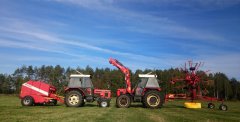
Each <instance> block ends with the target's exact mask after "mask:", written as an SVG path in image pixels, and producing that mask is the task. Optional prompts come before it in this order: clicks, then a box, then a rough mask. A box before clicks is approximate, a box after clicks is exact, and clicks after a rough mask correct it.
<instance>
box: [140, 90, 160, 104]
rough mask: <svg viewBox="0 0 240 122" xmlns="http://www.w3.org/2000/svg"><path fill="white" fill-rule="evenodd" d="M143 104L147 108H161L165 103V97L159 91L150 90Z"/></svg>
mask: <svg viewBox="0 0 240 122" xmlns="http://www.w3.org/2000/svg"><path fill="white" fill-rule="evenodd" d="M151 99H152V100H154V102H155V103H153V104H151V103H150V102H151ZM143 102H144V104H145V106H146V107H147V108H151V109H156V108H160V107H161V106H162V104H163V102H164V96H163V94H160V93H159V91H155V90H150V91H148V92H146V94H145V95H144V97H143Z"/></svg>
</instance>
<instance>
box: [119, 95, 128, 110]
mask: <svg viewBox="0 0 240 122" xmlns="http://www.w3.org/2000/svg"><path fill="white" fill-rule="evenodd" d="M130 105H131V99H130V97H129V96H128V95H125V94H123V95H120V96H119V97H117V99H116V106H117V107H118V108H129V106H130Z"/></svg>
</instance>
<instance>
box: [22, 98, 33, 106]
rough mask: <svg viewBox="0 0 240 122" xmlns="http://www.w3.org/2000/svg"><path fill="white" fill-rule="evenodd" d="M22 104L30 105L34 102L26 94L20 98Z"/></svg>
mask: <svg viewBox="0 0 240 122" xmlns="http://www.w3.org/2000/svg"><path fill="white" fill-rule="evenodd" d="M21 103H22V106H32V105H33V104H34V100H33V98H32V97H31V96H26V97H24V98H23V99H22V100H21Z"/></svg>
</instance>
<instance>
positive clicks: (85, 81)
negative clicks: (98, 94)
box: [82, 77, 93, 88]
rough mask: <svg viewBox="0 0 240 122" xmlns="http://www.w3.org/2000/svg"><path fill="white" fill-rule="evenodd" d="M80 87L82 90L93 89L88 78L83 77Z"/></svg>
mask: <svg viewBox="0 0 240 122" xmlns="http://www.w3.org/2000/svg"><path fill="white" fill-rule="evenodd" d="M82 81H83V82H82V87H84V88H93V84H92V81H91V79H90V77H83V78H82Z"/></svg>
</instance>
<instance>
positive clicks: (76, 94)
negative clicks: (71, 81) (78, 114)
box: [65, 91, 83, 107]
mask: <svg viewBox="0 0 240 122" xmlns="http://www.w3.org/2000/svg"><path fill="white" fill-rule="evenodd" d="M70 97H72V98H70ZM75 99H77V100H75ZM70 100H72V103H71V101H70ZM82 102H83V99H82V94H81V93H80V92H79V91H70V92H68V93H67V94H66V97H65V104H66V106H68V107H79V106H81V105H82Z"/></svg>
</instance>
